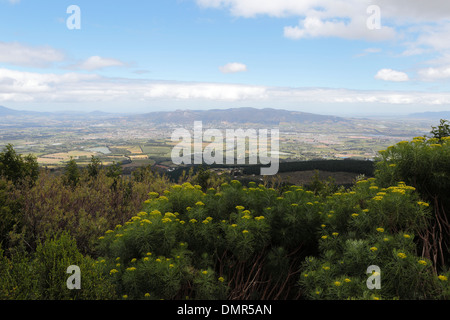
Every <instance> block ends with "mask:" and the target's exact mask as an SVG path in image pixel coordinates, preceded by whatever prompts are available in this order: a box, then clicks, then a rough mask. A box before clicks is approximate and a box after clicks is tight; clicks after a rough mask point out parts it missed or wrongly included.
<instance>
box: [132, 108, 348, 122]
mask: <svg viewBox="0 0 450 320" xmlns="http://www.w3.org/2000/svg"><path fill="white" fill-rule="evenodd" d="M137 117H145V118H147V119H148V121H149V122H153V123H192V122H194V121H202V122H206V123H215V122H228V123H255V124H256V123H257V124H279V123H282V122H285V123H306V122H339V121H347V120H346V119H345V118H340V117H335V116H327V115H318V114H313V113H306V112H297V111H288V110H280V109H271V108H266V109H256V108H233V109H213V110H177V111H167V112H151V113H146V114H143V115H139V116H137Z"/></svg>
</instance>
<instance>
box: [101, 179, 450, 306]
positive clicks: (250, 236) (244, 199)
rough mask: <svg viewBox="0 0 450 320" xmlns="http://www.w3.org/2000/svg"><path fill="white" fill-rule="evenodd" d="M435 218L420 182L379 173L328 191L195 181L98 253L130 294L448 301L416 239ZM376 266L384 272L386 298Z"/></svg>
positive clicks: (151, 202)
mask: <svg viewBox="0 0 450 320" xmlns="http://www.w3.org/2000/svg"><path fill="white" fill-rule="evenodd" d="M224 208H228V211H226V210H225V209H224ZM429 215H430V211H429V208H428V207H427V206H426V205H425V203H424V202H422V201H421V200H420V198H419V197H418V195H417V193H416V192H415V190H414V188H413V187H410V186H407V185H405V184H404V183H401V184H398V185H396V186H392V187H389V188H380V187H378V186H377V185H376V180H375V179H374V178H371V179H368V180H363V181H360V182H359V183H358V184H356V185H355V187H354V188H353V189H351V190H347V191H342V192H337V193H334V194H333V195H331V196H326V197H323V198H321V197H319V196H317V195H315V194H314V193H313V192H311V191H306V190H304V189H302V188H301V187H295V186H292V187H290V189H289V190H287V191H285V192H283V193H282V194H279V193H278V192H277V191H276V190H274V189H272V188H266V187H264V186H263V185H259V186H257V185H256V184H255V183H250V185H249V186H248V187H243V186H242V185H241V183H239V182H238V181H231V182H230V183H224V184H222V185H221V186H220V187H219V188H217V189H212V188H210V189H208V190H207V191H206V192H203V191H201V187H200V186H192V185H191V184H189V183H185V184H183V185H175V186H172V187H171V189H170V190H168V191H165V192H164V195H159V194H157V193H153V192H151V193H150V194H149V199H148V200H146V201H145V207H144V210H143V211H141V212H139V213H138V214H137V215H135V216H134V217H132V218H131V219H130V220H129V221H127V222H126V223H125V224H124V225H123V226H122V225H118V226H116V227H115V228H114V229H111V230H109V231H107V232H106V233H105V234H104V235H103V236H101V237H100V238H99V251H100V252H101V254H102V257H101V258H99V259H100V261H103V263H104V266H105V267H104V273H105V275H109V276H110V277H111V278H112V279H113V281H114V283H115V284H116V288H118V290H119V291H118V295H119V296H125V297H126V298H128V299H145V298H154V299H184V298H186V297H189V298H191V299H222V298H223V297H225V296H226V297H227V298H229V299H290V298H296V297H299V296H301V297H304V298H307V299H317V298H321V299H368V298H372V297H375V298H385V299H397V298H398V299H429V298H446V297H448V282H447V281H444V280H442V279H444V278H445V277H446V276H448V275H446V274H445V273H444V274H442V275H441V278H438V277H437V276H436V275H435V274H433V264H432V262H431V261H430V260H428V259H426V258H423V257H420V256H419V255H418V252H417V246H416V244H415V242H414V240H415V238H416V235H417V234H418V233H419V232H421V231H423V230H424V229H425V228H427V224H426V221H427V217H428V216H429ZM371 265H378V266H380V268H381V270H382V272H383V277H382V279H383V282H382V289H381V291H377V292H376V294H375V293H374V292H373V291H371V290H369V289H368V288H367V286H366V280H367V278H368V277H369V275H367V274H366V270H367V268H368V267H369V266H371ZM299 273H301V275H300V280H299V281H297V280H298V279H299V278H298V274H299ZM296 279H297V280H296ZM296 284H297V285H299V287H298V288H297V289H296V288H295V286H296ZM318 292H319V293H318ZM446 292H447V293H446Z"/></svg>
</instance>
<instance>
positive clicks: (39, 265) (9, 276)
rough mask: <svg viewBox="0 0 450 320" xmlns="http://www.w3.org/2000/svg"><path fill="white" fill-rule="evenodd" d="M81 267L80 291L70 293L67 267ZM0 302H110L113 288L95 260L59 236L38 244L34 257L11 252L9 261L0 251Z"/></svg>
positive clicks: (72, 241) (71, 240)
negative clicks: (8, 300) (105, 300)
mask: <svg viewBox="0 0 450 320" xmlns="http://www.w3.org/2000/svg"><path fill="white" fill-rule="evenodd" d="M72 265H76V266H78V267H79V268H80V271H81V274H80V277H81V289H80V290H69V289H68V288H67V279H68V278H69V276H70V274H68V273H67V268H68V267H69V266H72ZM0 270H1V271H2V272H1V274H2V277H1V278H0V299H12V300H73V299H75V300H97V299H113V298H114V297H115V293H114V288H113V285H112V284H111V283H110V282H109V279H108V278H106V277H104V276H103V275H102V268H101V267H100V266H98V265H97V264H96V263H94V260H93V259H91V258H89V257H87V256H86V257H85V256H83V255H82V254H81V253H80V252H79V251H78V249H77V245H76V243H75V241H74V240H73V239H72V238H71V237H69V236H68V235H65V234H63V235H61V236H60V237H57V238H56V237H55V238H53V239H50V240H47V241H46V242H44V243H42V244H39V245H38V247H37V249H36V252H35V253H34V254H27V253H26V252H25V251H20V250H17V251H14V252H13V253H12V255H11V257H10V258H9V259H8V258H6V257H5V256H4V253H3V251H1V250H0Z"/></svg>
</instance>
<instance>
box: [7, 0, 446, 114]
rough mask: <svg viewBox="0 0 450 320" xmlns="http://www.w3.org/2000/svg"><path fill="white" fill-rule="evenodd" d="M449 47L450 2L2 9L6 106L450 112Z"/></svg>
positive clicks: (14, 1)
mask: <svg viewBox="0 0 450 320" xmlns="http://www.w3.org/2000/svg"><path fill="white" fill-rule="evenodd" d="M70 5H77V6H78V7H79V8H80V18H81V19H80V26H81V29H79V30H70V29H69V28H68V27H67V23H66V22H67V20H68V19H69V18H70V17H71V13H67V8H68V7H69V6H70ZM371 6H372V7H371ZM374 6H375V7H374ZM378 17H379V18H380V19H379V20H377V18H378ZM378 22H379V24H378ZM448 39H450V4H449V2H448V1H443V0H430V1H427V2H426V4H425V2H424V1H421V0H408V1H406V0H397V1H388V0H302V1H300V0H277V1H274V0H164V1H163V0H151V1H137V0H128V1H122V0H115V1H113V2H111V1H103V0H96V1H85V0H75V1H74V0H72V1H63V0H58V1H54V0H40V1H32V0H0V105H3V106H7V107H11V108H17V109H27V110H86V111H89V110H103V111H110V112H123V111H127V112H148V111H156V110H158V111H159V110H173V109H206V108H230V107H258V108H262V107H272V108H283V109H289V110H298V111H305V112H316V113H322V114H337V115H345V114H361V115H368V114H407V113H410V112H422V111H441V110H450V91H449V84H450V41H448Z"/></svg>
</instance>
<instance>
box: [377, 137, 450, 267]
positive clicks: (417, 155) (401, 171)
mask: <svg viewBox="0 0 450 320" xmlns="http://www.w3.org/2000/svg"><path fill="white" fill-rule="evenodd" d="M441 131H442V130H441ZM444 131H445V130H444ZM380 156H381V159H380V161H379V162H378V163H377V165H376V167H377V170H376V177H377V180H378V181H379V184H380V186H384V187H388V186H391V185H395V184H397V183H399V182H404V183H406V184H408V185H411V186H413V187H415V188H416V189H417V191H418V193H419V194H420V195H421V197H422V198H423V199H424V200H425V201H426V202H427V203H429V204H430V206H431V208H432V211H433V215H432V216H431V218H430V220H431V221H430V225H429V228H427V229H425V230H423V231H422V232H421V233H420V234H419V236H420V238H421V241H422V246H423V250H424V252H425V256H426V257H427V258H428V259H430V260H432V261H433V263H434V264H435V265H436V266H438V267H444V266H445V265H447V266H448V259H449V257H450V256H449V252H450V251H449V250H450V247H449V243H450V224H449V212H450V194H449V190H450V137H446V136H445V135H444V134H443V133H442V132H441V133H440V134H439V137H433V138H426V137H416V138H414V139H413V140H412V141H402V142H399V143H398V144H396V145H394V146H391V147H389V148H387V150H383V151H381V152H380ZM436 271H437V270H436Z"/></svg>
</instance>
